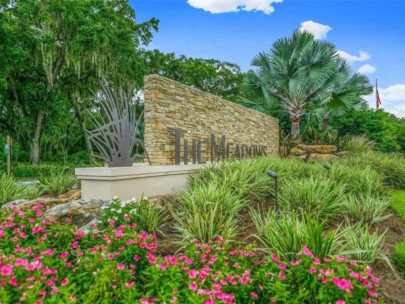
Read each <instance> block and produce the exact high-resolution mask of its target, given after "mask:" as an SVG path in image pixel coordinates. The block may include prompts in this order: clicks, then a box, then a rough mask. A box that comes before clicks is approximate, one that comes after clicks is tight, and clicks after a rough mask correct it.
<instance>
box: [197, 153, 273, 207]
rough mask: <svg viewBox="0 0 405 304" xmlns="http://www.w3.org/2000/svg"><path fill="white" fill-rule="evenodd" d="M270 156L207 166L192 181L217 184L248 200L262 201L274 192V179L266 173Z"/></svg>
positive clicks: (201, 183) (200, 183)
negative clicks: (211, 166)
mask: <svg viewBox="0 0 405 304" xmlns="http://www.w3.org/2000/svg"><path fill="white" fill-rule="evenodd" d="M269 165H270V162H269V160H268V158H266V157H262V158H255V159H252V158H248V159H244V160H243V161H230V162H222V163H220V164H219V165H218V166H216V167H213V168H205V169H203V170H201V171H199V172H197V173H196V174H194V175H192V176H191V178H190V182H191V185H192V187H193V186H195V185H202V186H206V185H216V186H217V187H219V188H226V189H229V190H231V191H232V192H235V193H239V194H240V196H241V197H243V198H245V199H247V200H252V201H253V200H256V201H262V200H265V199H266V198H268V197H269V195H270V194H273V187H272V181H271V180H270V179H269V177H268V176H267V174H266V169H268V167H269Z"/></svg>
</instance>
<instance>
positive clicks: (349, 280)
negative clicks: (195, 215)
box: [0, 204, 380, 304]
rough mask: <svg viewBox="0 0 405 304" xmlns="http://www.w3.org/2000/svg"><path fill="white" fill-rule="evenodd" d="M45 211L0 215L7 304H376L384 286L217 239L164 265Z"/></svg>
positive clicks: (145, 245)
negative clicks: (59, 220)
mask: <svg viewBox="0 0 405 304" xmlns="http://www.w3.org/2000/svg"><path fill="white" fill-rule="evenodd" d="M43 212H44V206H43V205H41V204H39V205H36V206H33V207H32V208H31V209H30V210H25V211H22V210H18V209H17V208H14V209H7V210H6V209H1V210H0V223H1V224H0V302H1V303H37V304H41V303H75V302H77V303H107V302H108V303H144V304H146V303H205V304H209V303H229V304H230V303H337V304H344V303H378V302H379V301H380V298H379V296H378V294H377V292H376V287H377V286H378V283H379V280H378V278H377V277H375V275H374V274H373V272H372V270H371V269H370V268H369V267H367V266H364V265H358V264H357V263H355V262H353V261H348V260H346V259H345V258H344V257H331V258H328V257H324V258H322V259H320V258H317V257H316V256H314V254H313V253H312V252H311V250H310V248H308V247H304V248H303V250H302V251H301V252H299V253H297V255H296V259H295V260H293V261H291V262H284V261H282V260H281V259H280V258H279V257H278V256H277V255H275V254H273V255H270V256H268V257H265V258H263V256H261V255H260V254H259V253H258V252H256V250H255V249H254V248H253V247H249V246H248V247H245V248H238V247H235V246H232V244H228V243H227V242H226V241H225V240H223V239H221V238H218V239H217V240H216V241H215V242H212V243H209V244H198V243H197V242H194V241H192V242H190V243H189V244H188V245H187V246H186V247H185V248H184V250H183V252H180V253H177V254H174V255H168V256H159V255H157V254H156V251H155V249H156V246H157V241H156V238H155V236H154V235H153V234H148V233H146V232H142V231H139V229H138V227H137V225H136V223H125V222H121V223H120V222H116V221H115V220H114V219H111V218H110V219H109V221H108V224H107V225H106V226H105V227H104V229H103V230H101V231H100V230H99V229H95V228H96V227H93V228H94V230H93V229H91V230H90V232H89V233H87V234H86V233H84V232H82V231H80V230H78V229H77V227H75V226H74V225H72V224H71V222H70V220H69V219H65V220H64V221H65V222H62V223H58V222H57V221H56V220H54V219H48V218H44V217H43Z"/></svg>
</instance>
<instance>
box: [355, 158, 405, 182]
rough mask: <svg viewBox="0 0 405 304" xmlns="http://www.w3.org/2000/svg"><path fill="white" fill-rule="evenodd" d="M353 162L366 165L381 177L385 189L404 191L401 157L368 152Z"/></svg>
mask: <svg viewBox="0 0 405 304" xmlns="http://www.w3.org/2000/svg"><path fill="white" fill-rule="evenodd" d="M354 161H356V162H358V164H359V165H360V164H367V165H369V166H370V167H371V168H373V169H374V170H375V171H376V172H377V173H378V174H380V175H382V176H383V179H384V183H385V185H386V186H387V187H391V188H395V189H405V159H404V157H403V156H402V155H394V154H385V153H376V152H369V153H363V154H360V155H359V156H358V157H357V158H355V159H354Z"/></svg>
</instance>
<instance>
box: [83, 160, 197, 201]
mask: <svg viewBox="0 0 405 304" xmlns="http://www.w3.org/2000/svg"><path fill="white" fill-rule="evenodd" d="M201 168H203V165H184V166H146V165H136V166H133V167H119V168H107V167H101V168H77V169H76V170H75V173H76V176H77V178H78V179H79V180H80V181H81V189H82V198H84V199H103V200H111V199H113V198H114V197H115V196H117V197H119V198H120V199H123V200H129V199H132V198H134V197H135V198H136V199H138V200H139V199H140V198H141V197H142V196H146V197H152V196H157V195H165V194H174V193H176V192H179V191H182V190H184V189H185V188H186V187H187V183H188V176H189V174H190V173H191V172H193V171H195V170H198V169H201Z"/></svg>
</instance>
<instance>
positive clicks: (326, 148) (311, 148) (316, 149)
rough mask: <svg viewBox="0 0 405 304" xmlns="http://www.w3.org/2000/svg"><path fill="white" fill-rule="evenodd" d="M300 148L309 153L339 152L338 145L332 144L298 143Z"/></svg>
mask: <svg viewBox="0 0 405 304" xmlns="http://www.w3.org/2000/svg"><path fill="white" fill-rule="evenodd" d="M298 148H299V149H301V150H303V151H305V152H306V153H307V154H311V153H315V154H334V153H336V152H337V147H336V146H332V145H298Z"/></svg>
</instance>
